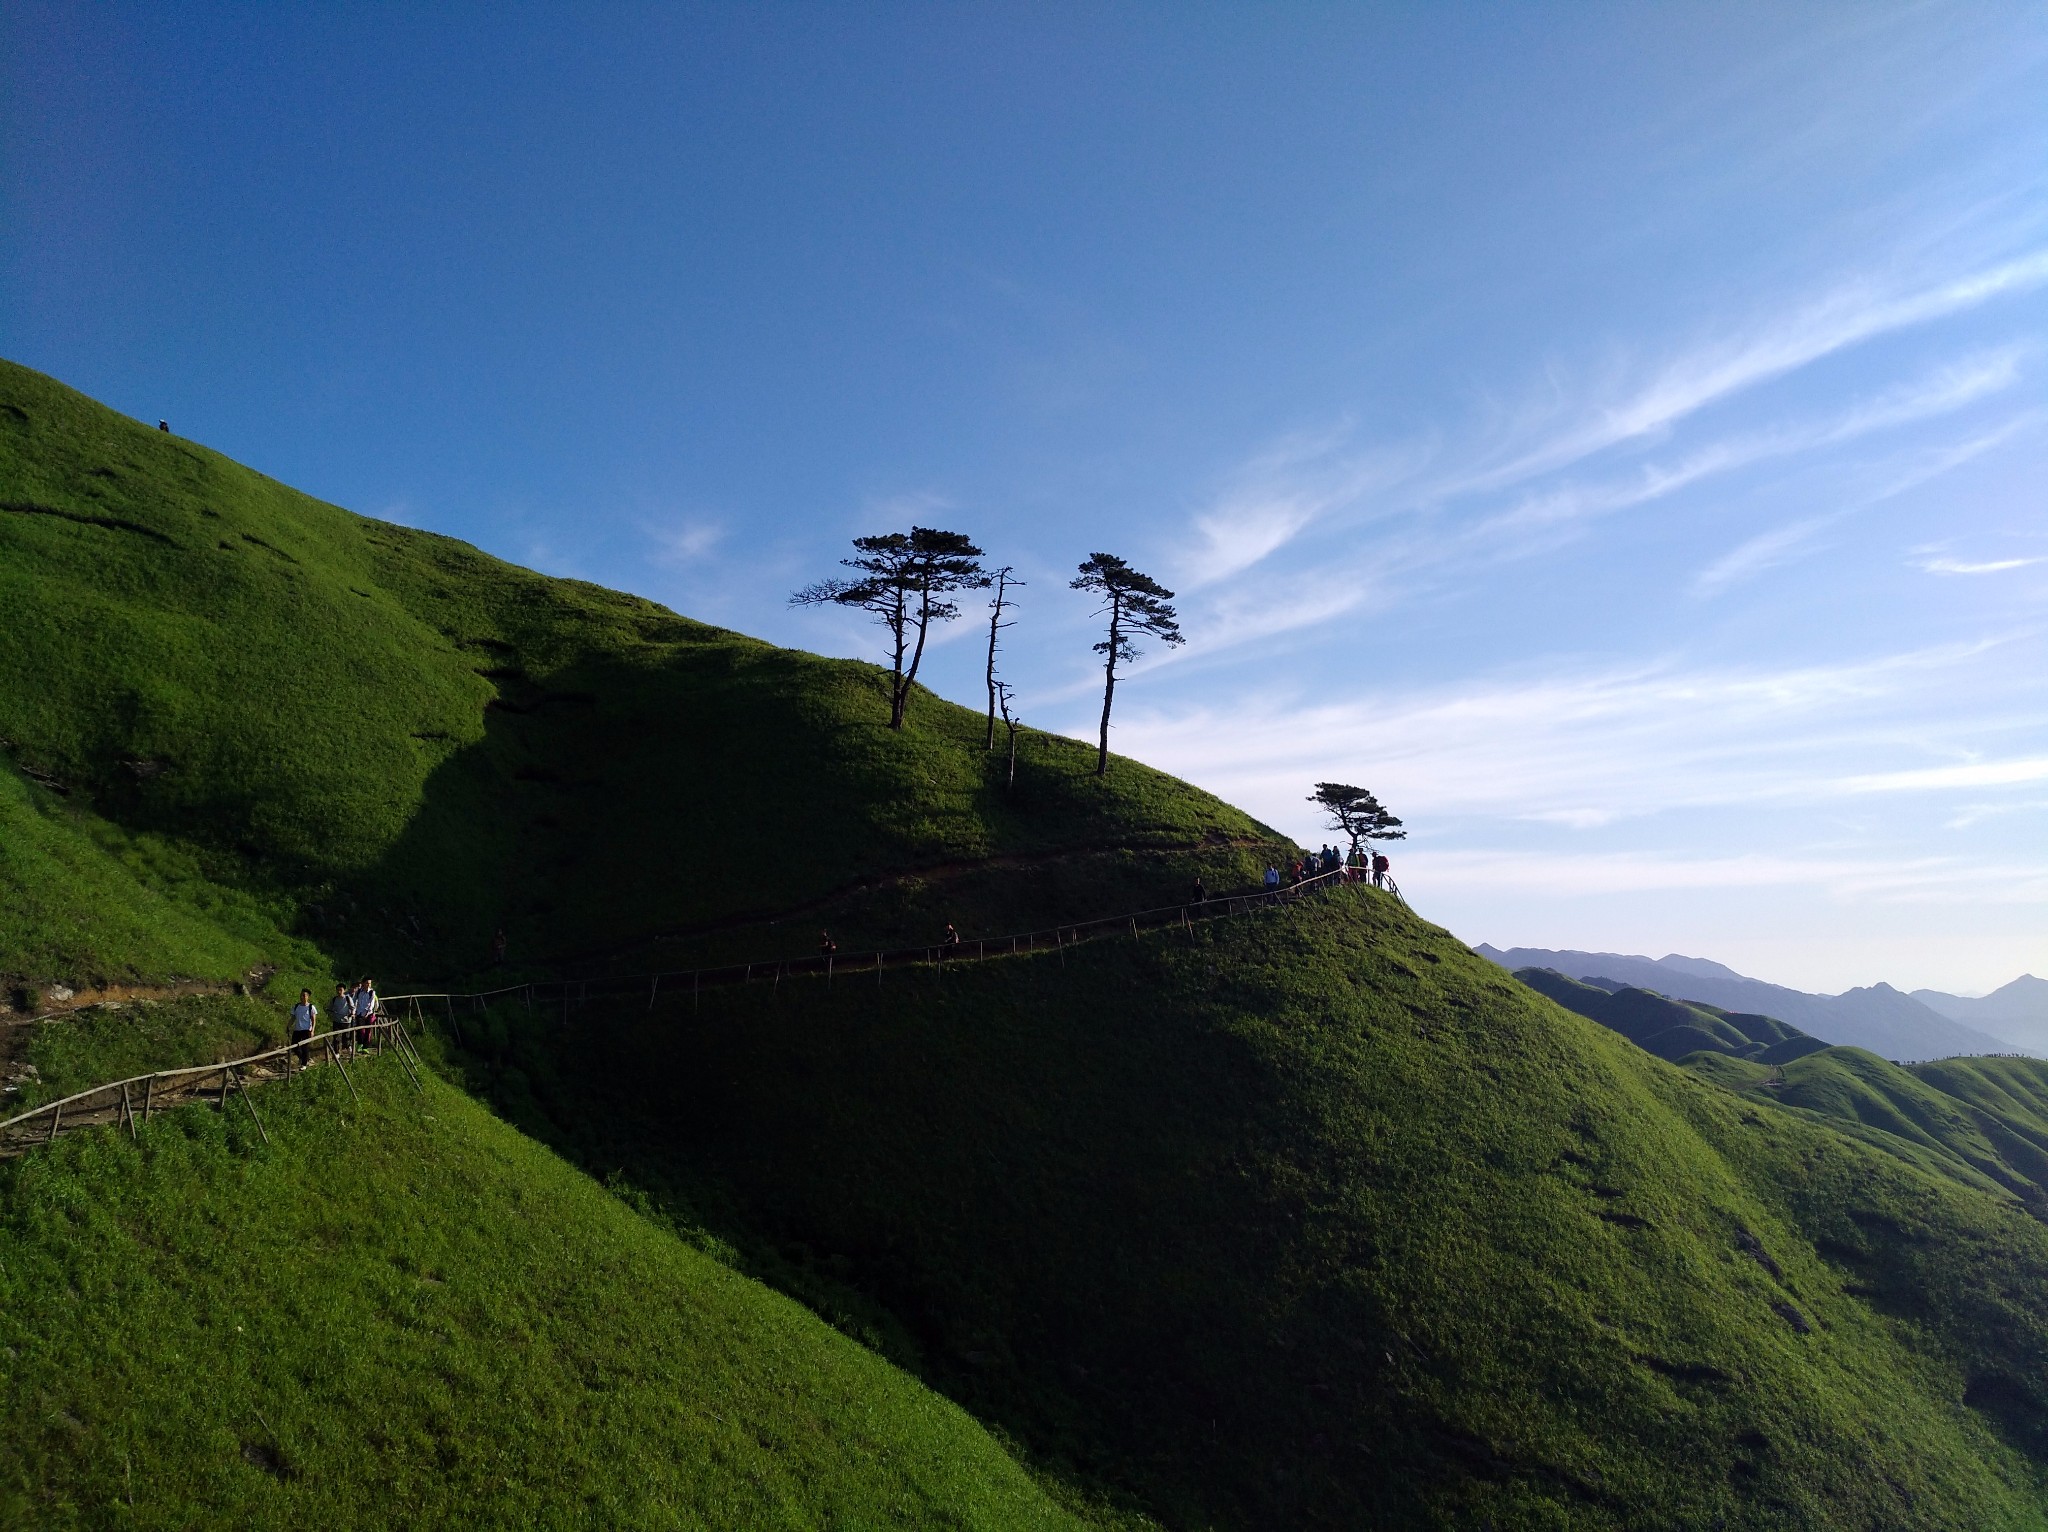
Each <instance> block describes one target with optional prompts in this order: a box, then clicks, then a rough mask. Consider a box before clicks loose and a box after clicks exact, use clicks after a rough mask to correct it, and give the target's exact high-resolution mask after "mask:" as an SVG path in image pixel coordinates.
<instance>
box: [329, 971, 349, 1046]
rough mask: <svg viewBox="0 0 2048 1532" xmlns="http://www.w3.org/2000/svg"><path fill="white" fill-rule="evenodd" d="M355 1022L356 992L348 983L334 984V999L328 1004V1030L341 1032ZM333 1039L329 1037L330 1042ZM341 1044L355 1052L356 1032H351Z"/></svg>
mask: <svg viewBox="0 0 2048 1532" xmlns="http://www.w3.org/2000/svg"><path fill="white" fill-rule="evenodd" d="M355 1024H356V993H355V991H354V990H352V989H350V988H349V987H348V986H347V985H346V984H337V985H335V986H334V999H333V1000H331V1001H329V1002H328V1005H327V1030H328V1031H330V1032H339V1031H341V1030H343V1029H344V1028H346V1027H352V1026H354V1025H355ZM333 1041H334V1039H332V1038H329V1039H328V1042H329V1043H330V1044H331V1043H332V1042H333ZM341 1046H342V1048H343V1050H344V1051H346V1052H349V1053H354V1052H355V1051H356V1050H355V1037H354V1034H350V1036H349V1037H348V1038H347V1040H345V1041H344V1042H343V1043H342V1045H341Z"/></svg>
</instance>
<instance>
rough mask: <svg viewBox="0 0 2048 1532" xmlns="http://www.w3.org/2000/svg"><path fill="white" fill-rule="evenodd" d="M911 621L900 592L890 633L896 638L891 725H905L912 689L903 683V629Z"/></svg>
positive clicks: (890, 692) (890, 704)
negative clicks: (904, 703)
mask: <svg viewBox="0 0 2048 1532" xmlns="http://www.w3.org/2000/svg"><path fill="white" fill-rule="evenodd" d="M909 621H910V614H909V612H907V611H906V610H905V609H904V606H903V602H902V599H901V596H900V593H899V596H898V600H897V604H896V611H895V612H894V614H893V615H892V616H891V618H890V621H889V633H890V636H891V637H892V638H894V639H895V640H896V654H895V658H894V660H893V661H892V663H891V666H890V671H889V727H890V728H892V729H900V728H902V727H903V702H904V699H905V698H906V697H908V696H909V694H910V689H909V688H908V687H907V686H905V685H904V684H903V630H904V627H905V626H906V625H907V624H908V623H909Z"/></svg>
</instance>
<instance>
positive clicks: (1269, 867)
mask: <svg viewBox="0 0 2048 1532" xmlns="http://www.w3.org/2000/svg"><path fill="white" fill-rule="evenodd" d="M1279 887H1280V869H1279V868H1277V867H1275V866H1274V865H1273V864H1272V863H1271V862H1268V863H1267V864H1266V892H1267V893H1269V894H1270V893H1273V892H1275V891H1277V890H1278V889H1279Z"/></svg>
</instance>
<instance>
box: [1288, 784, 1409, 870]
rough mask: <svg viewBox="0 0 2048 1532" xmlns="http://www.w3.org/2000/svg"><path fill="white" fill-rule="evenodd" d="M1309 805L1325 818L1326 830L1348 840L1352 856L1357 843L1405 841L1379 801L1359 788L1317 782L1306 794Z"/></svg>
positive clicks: (1404, 832)
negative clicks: (1327, 821)
mask: <svg viewBox="0 0 2048 1532" xmlns="http://www.w3.org/2000/svg"><path fill="white" fill-rule="evenodd" d="M1308 801H1309V802H1310V803H1313V804H1316V805H1318V806H1319V807H1320V808H1321V809H1322V810H1323V812H1324V813H1325V814H1327V815H1329V823H1330V828H1331V829H1333V830H1336V831H1338V832H1339V833H1341V834H1343V835H1344V836H1346V837H1348V838H1349V840H1350V842H1351V850H1352V851H1353V853H1354V854H1355V853H1356V852H1357V850H1358V847H1359V843H1360V842H1361V841H1363V842H1371V841H1376V840H1406V839H1407V838H1408V832H1407V831H1406V830H1404V829H1402V828H1401V821H1400V820H1398V819H1396V818H1395V817H1394V816H1393V815H1392V814H1389V813H1388V812H1387V810H1386V807H1385V806H1384V805H1383V804H1382V803H1381V802H1380V800H1379V799H1378V798H1376V797H1374V796H1373V795H1372V794H1371V793H1369V792H1367V791H1366V790H1365V789H1364V788H1362V787H1353V786H1352V785H1351V784H1350V783H1348V782H1318V783H1317V784H1316V790H1315V791H1314V792H1312V793H1310V794H1309V795H1308Z"/></svg>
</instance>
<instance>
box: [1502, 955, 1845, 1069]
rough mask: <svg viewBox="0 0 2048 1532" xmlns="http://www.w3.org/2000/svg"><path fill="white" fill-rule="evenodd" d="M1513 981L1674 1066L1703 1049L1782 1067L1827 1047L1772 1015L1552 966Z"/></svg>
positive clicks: (1529, 971) (1530, 970)
mask: <svg viewBox="0 0 2048 1532" xmlns="http://www.w3.org/2000/svg"><path fill="white" fill-rule="evenodd" d="M1515 977H1516V978H1517V979H1518V980H1520V981H1521V982H1522V983H1524V984H1526V985H1528V986H1529V988H1531V989H1533V990H1535V991H1536V992H1537V993H1538V994H1539V995H1548V996H1549V997H1550V998H1551V999H1552V1000H1555V1001H1556V1002H1557V1003H1558V1004H1559V1005H1561V1006H1563V1007H1564V1008H1565V1009H1566V1010H1568V1011H1577V1012H1578V1013H1579V1014H1580V1015H1581V1016H1587V1017H1591V1018H1592V1019H1593V1020H1594V1021H1597V1022H1599V1023H1600V1025H1601V1026H1603V1027H1607V1028H1609V1029H1611V1030H1613V1031H1616V1032H1619V1033H1620V1034H1621V1035H1622V1036H1623V1037H1625V1038H1627V1039H1628V1040H1629V1041H1630V1042H1632V1043H1634V1044H1635V1045H1636V1046H1637V1047H1638V1048H1641V1049H1643V1050H1644V1051H1645V1052H1647V1053H1654V1054H1655V1055H1656V1056H1657V1057H1658V1058H1660V1059H1669V1060H1670V1061H1671V1062H1673V1063H1677V1062H1678V1061H1679V1060H1680V1059H1682V1058H1685V1057H1686V1056H1687V1055H1688V1054H1692V1053H1699V1052H1702V1051H1704V1052H1707V1053H1720V1054H1726V1055H1728V1056H1729V1057H1730V1058H1738V1059H1754V1060H1756V1061H1757V1062H1759V1063H1764V1064H1782V1063H1784V1062H1785V1061H1786V1060H1788V1059H1796V1058H1798V1057H1800V1056H1801V1055H1802V1054H1807V1053H1814V1052H1817V1051H1819V1050H1820V1049H1822V1048H1825V1047H1826V1046H1827V1044H1826V1043H1824V1042H1822V1041H1821V1040H1820V1039H1819V1038H1817V1037H1808V1036H1807V1035H1806V1034H1805V1033H1804V1032H1801V1031H1800V1030H1799V1029H1798V1028H1797V1027H1788V1026H1786V1025H1785V1023H1783V1022H1782V1021H1778V1020H1776V1019H1775V1018H1773V1017H1770V1016H1754V1015H1745V1014H1743V1013H1742V1012H1740V1011H1724V1010H1722V1009H1721V1008H1720V1007H1719V1006H1718V1005H1706V1004H1704V1003H1701V1002H1697V1001H1695V1002H1692V1003H1690V1004H1688V1003H1687V1002H1685V1001H1682V1000H1673V999H1671V998H1669V997H1668V996H1665V995H1660V994H1658V993H1657V992H1656V991H1655V990H1650V989H1637V988H1634V987H1633V986H1629V985H1618V986H1614V987H1612V988H1609V987H1606V986H1603V985H1598V984H1585V983H1581V982H1580V981H1579V980H1577V979H1573V978H1568V977H1566V976H1565V975H1564V974H1561V973H1559V972H1558V971H1557V970H1556V969H1554V968H1518V969H1516V970H1515Z"/></svg>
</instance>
